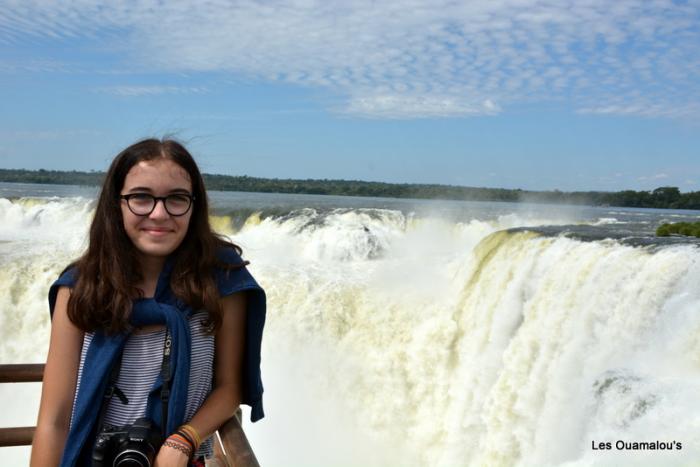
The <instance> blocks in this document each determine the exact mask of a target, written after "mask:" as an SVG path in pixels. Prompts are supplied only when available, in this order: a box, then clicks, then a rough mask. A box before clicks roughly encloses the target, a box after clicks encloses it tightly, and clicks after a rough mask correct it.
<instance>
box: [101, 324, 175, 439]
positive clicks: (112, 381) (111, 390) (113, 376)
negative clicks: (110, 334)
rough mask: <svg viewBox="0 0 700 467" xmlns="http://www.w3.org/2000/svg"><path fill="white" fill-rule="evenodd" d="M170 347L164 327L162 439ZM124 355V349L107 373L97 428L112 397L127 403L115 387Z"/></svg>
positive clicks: (166, 416)
mask: <svg viewBox="0 0 700 467" xmlns="http://www.w3.org/2000/svg"><path fill="white" fill-rule="evenodd" d="M171 349H172V336H171V335H170V330H169V329H168V328H167V327H166V330H165V341H164V343H163V361H162V363H161V366H160V376H161V379H162V380H163V384H162V386H161V388H160V400H161V409H162V411H161V414H162V423H161V426H162V428H161V432H162V433H163V439H165V436H166V433H165V430H166V429H167V428H166V427H167V421H168V400H169V399H170V383H171V380H172V368H171V365H170V351H171ZM123 357H124V351H123V350H122V353H121V355H120V356H119V358H118V359H117V361H116V362H115V364H114V366H113V367H112V370H111V372H110V374H109V382H108V383H107V389H106V390H105V394H104V397H103V399H102V407H100V415H99V416H98V418H97V427H98V430H100V429H102V427H103V424H104V419H105V415H106V413H107V407H108V406H109V402H110V401H111V400H112V397H114V396H117V398H118V399H119V400H120V401H121V403H122V404H128V403H129V399H128V398H127V397H126V395H125V394H124V392H123V391H122V390H121V389H119V387H117V380H118V379H119V372H120V370H121V367H122V359H123Z"/></svg>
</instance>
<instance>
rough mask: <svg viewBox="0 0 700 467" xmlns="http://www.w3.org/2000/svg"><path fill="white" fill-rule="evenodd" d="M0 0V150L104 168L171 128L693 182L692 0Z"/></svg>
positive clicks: (404, 169)
mask: <svg viewBox="0 0 700 467" xmlns="http://www.w3.org/2000/svg"><path fill="white" fill-rule="evenodd" d="M6 10H8V11H7V14H0V82H2V86H0V99H1V100H2V102H3V106H2V109H1V110H0V167H6V168H13V169H19V168H26V169H29V170H33V169H39V168H41V167H44V168H46V169H48V170H64V169H65V167H71V168H75V170H87V171H89V170H105V169H106V167H107V166H108V165H109V163H110V161H111V160H112V158H113V157H114V156H115V155H116V154H117V153H119V152H120V151H121V150H122V149H123V148H125V147H126V146H128V145H130V144H132V143H134V142H135V141H137V140H139V139H142V138H145V137H150V136H152V135H154V136H162V135H174V136H175V137H176V138H178V139H180V140H182V141H183V142H185V143H186V145H187V147H188V149H190V151H191V152H192V153H193V154H194V156H195V158H196V159H197V161H198V163H199V165H200V168H201V169H202V171H203V172H211V173H222V174H239V173H245V174H248V175H249V176H252V177H260V178H277V179H280V178H291V179H332V180H337V179H351V180H366V181H382V182H383V183H411V184H440V185H451V186H474V187H479V186H481V187H485V186H501V187H504V188H506V189H517V188H519V189H523V190H530V191H551V190H561V191H566V192H571V191H591V190H592V191H606V192H610V191H623V190H634V191H648V190H652V189H654V188H656V187H658V186H660V185H661V186H676V187H679V188H680V189H682V190H683V191H684V192H686V191H698V190H700V46H699V45H698V44H700V3H698V2H697V1H678V0H659V1H655V2H648V1H645V0H618V1H616V2H613V3H611V2H609V1H606V0H587V1H586V2H580V1H577V0H561V1H559V2H549V1H545V0H525V1H523V0H502V1H498V2H490V1H483V0H482V1H479V0H476V1H472V2H453V1H450V0H432V1H430V2H428V1H425V0H418V1H407V0H397V1H392V2H374V1H372V0H354V1H352V2H340V3H336V2H325V3H324V2H318V1H314V0H311V1H306V2H297V1H288V0H280V1H278V2H273V3H269V4H268V3H263V4H261V3H258V2H248V3H246V2H243V3H240V2H234V3H228V2H205V3H201V2H195V1H192V0H173V1H171V2H165V3H162V4H158V5H151V4H149V3H141V2H107V3H105V2H99V1H97V0H84V1H81V2H71V3H65V2H40V1H36V0H30V1H26V2H22V3H21V5H20V4H17V5H16V6H15V4H10V5H7V6H6ZM68 170H71V169H68Z"/></svg>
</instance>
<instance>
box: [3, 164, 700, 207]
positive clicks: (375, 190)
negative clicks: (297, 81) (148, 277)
mask: <svg viewBox="0 0 700 467" xmlns="http://www.w3.org/2000/svg"><path fill="white" fill-rule="evenodd" d="M104 175H105V174H104V172H94V171H93V172H79V171H75V170H71V171H59V170H43V169H42V170H24V169H0V182H15V183H44V184H61V185H83V186H99V185H100V184H101V183H102V180H103V179H104ZM204 181H205V183H206V185H207V188H208V189H210V190H220V191H249V192H264V193H300V194H301V193H304V194H315V195H339V196H375V197H383V198H417V199H445V200H469V201H511V202H517V201H528V202H535V203H555V204H556V203H562V204H580V205H590V206H621V207H637V208H669V209H700V191H693V192H687V193H681V192H680V190H679V189H678V188H677V187H670V186H666V187H659V188H656V189H655V190H651V191H634V190H625V191H617V192H607V191H573V192H565V191H559V190H554V191H526V190H521V189H505V188H478V187H465V186H455V185H436V184H416V183H383V182H365V181H360V180H327V179H322V180H314V179H306V180H294V179H278V178H258V177H248V176H245V175H243V176H230V175H216V174H204Z"/></svg>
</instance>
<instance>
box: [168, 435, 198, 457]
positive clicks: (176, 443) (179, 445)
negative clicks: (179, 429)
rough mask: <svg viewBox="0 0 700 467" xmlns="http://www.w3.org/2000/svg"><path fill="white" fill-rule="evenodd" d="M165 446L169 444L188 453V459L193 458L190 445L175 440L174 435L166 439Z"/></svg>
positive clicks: (185, 453)
mask: <svg viewBox="0 0 700 467" xmlns="http://www.w3.org/2000/svg"><path fill="white" fill-rule="evenodd" d="M163 446H168V447H170V448H173V449H176V450H178V451H180V452H181V453H183V454H184V455H186V456H187V458H188V459H191V458H192V448H191V447H189V446H185V445H183V444H182V443H181V442H179V441H175V440H174V439H172V436H171V437H169V438H168V439H166V440H165V442H164V443H163Z"/></svg>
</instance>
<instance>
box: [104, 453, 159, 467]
mask: <svg viewBox="0 0 700 467" xmlns="http://www.w3.org/2000/svg"><path fill="white" fill-rule="evenodd" d="M113 465H114V467H150V465H151V462H150V460H149V459H148V457H146V455H145V454H144V453H142V452H140V451H135V450H132V449H129V450H125V451H122V452H120V453H119V454H118V455H117V457H115V458H114V464H113Z"/></svg>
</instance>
